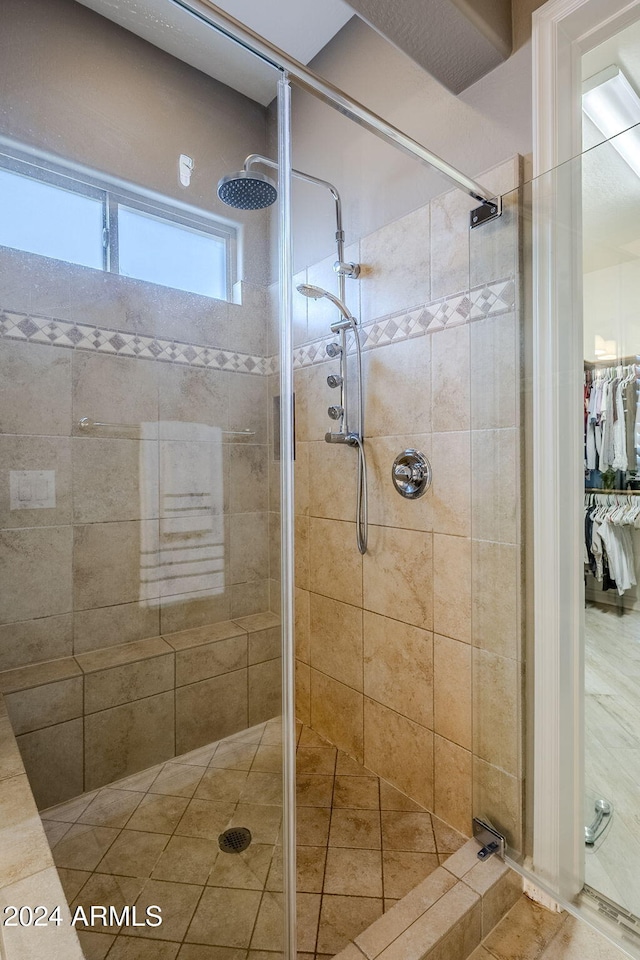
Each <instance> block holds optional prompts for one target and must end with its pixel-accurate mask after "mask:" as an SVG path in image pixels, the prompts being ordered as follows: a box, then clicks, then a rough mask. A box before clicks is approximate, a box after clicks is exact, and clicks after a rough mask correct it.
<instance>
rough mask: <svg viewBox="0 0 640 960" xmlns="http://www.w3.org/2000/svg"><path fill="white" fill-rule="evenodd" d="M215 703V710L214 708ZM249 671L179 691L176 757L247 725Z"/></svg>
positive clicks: (202, 681)
mask: <svg viewBox="0 0 640 960" xmlns="http://www.w3.org/2000/svg"><path fill="white" fill-rule="evenodd" d="M212 704H215V707H213V708H212ZM247 717H248V714H247V671H246V670H236V671H235V672H234V673H227V674H224V675H223V676H221V677H213V678H211V679H209V680H201V681H200V682H199V683H191V684H189V685H188V686H185V687H179V688H178V689H177V690H176V754H181V753H186V752H187V751H189V750H195V749H196V747H202V746H204V745H205V744H206V743H213V742H214V741H215V740H220V739H221V738H222V737H227V736H229V735H230V734H232V733H237V732H238V731H239V730H244V729H245V728H246V726H247Z"/></svg>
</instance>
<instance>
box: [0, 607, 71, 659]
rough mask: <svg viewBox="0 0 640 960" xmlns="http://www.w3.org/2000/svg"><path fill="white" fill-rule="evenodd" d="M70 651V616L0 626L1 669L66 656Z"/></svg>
mask: <svg viewBox="0 0 640 960" xmlns="http://www.w3.org/2000/svg"><path fill="white" fill-rule="evenodd" d="M72 652H73V634H72V616H71V614H63V615H62V616H59V617H42V618H41V619H39V620H23V621H22V622H21V623H9V624H3V625H0V670H11V669H12V668H13V667H21V666H23V665H24V664H26V663H37V662H38V661H39V660H55V659H56V658H57V657H69V656H71V654H72Z"/></svg>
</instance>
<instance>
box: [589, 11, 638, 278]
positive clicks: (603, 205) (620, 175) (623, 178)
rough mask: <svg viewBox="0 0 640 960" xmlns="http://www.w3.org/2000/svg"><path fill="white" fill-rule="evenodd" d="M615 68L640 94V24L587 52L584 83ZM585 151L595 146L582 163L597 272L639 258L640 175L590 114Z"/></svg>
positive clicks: (591, 267)
mask: <svg viewBox="0 0 640 960" xmlns="http://www.w3.org/2000/svg"><path fill="white" fill-rule="evenodd" d="M612 64H614V65H616V66H618V67H620V68H621V69H622V71H623V73H624V74H625V75H626V77H627V79H628V80H629V82H630V83H631V86H632V87H634V89H635V91H636V93H639V94H640V23H635V24H632V25H631V26H629V27H627V29H625V30H623V31H622V32H621V33H619V34H617V35H616V36H615V37H612V38H611V39H610V40H607V41H605V42H604V43H602V44H600V45H599V46H597V47H595V48H594V49H593V50H590V51H589V52H588V53H587V54H585V55H584V56H583V58H582V78H583V80H586V79H588V78H589V77H592V76H593V75H594V74H596V73H599V72H600V71H601V70H604V69H605V68H606V67H609V66H611V65H612ZM634 135H635V134H627V135H626V136H634ZM638 136H639V137H640V133H639V134H638ZM583 147H584V149H587V150H588V149H589V148H592V149H590V151H589V152H588V153H587V154H585V156H584V158H583V161H582V184H583V233H584V237H585V244H584V269H585V272H591V271H593V270H600V269H603V268H605V267H609V266H613V265H615V264H618V263H624V262H627V261H630V260H634V259H637V258H638V256H639V254H640V222H639V220H638V215H637V211H638V209H639V205H640V177H638V176H637V175H636V174H635V173H634V172H633V170H632V169H631V167H630V166H629V165H628V164H627V163H626V162H625V161H624V160H623V159H622V157H621V156H620V154H619V153H618V152H617V150H615V148H614V147H613V146H612V144H611V143H602V134H601V133H600V131H599V130H598V129H597V128H596V127H595V126H594V125H593V124H592V123H591V121H589V120H588V119H587V117H585V116H584V114H583Z"/></svg>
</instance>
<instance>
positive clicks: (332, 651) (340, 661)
mask: <svg viewBox="0 0 640 960" xmlns="http://www.w3.org/2000/svg"><path fill="white" fill-rule="evenodd" d="M310 655H311V659H310V663H311V666H312V667H314V668H315V669H316V670H320V671H321V672H322V673H326V674H328V675H329V676H330V677H333V678H334V680H340V681H341V682H342V683H346V684H347V686H349V687H353V688H354V689H355V690H359V691H361V692H362V609H361V608H360V607H353V606H351V605H350V604H347V603H341V602H340V601H339V600H331V599H330V598H329V597H323V596H320V595H319V594H317V593H312V594H310Z"/></svg>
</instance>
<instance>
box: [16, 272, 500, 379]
mask: <svg viewBox="0 0 640 960" xmlns="http://www.w3.org/2000/svg"><path fill="white" fill-rule="evenodd" d="M515 303H516V283H515V279H514V278H513V277H506V278H504V279H502V280H494V281H492V282H491V283H486V284H482V285H480V286H478V287H474V288H473V289H472V290H470V291H469V292H468V293H467V292H463V293H456V294H453V295H452V296H450V297H441V298H440V299H438V300H433V301H432V302H430V303H427V304H421V305H419V306H417V307H414V309H412V310H402V311H400V312H398V313H393V314H389V315H388V316H385V317H380V318H377V319H375V320H370V321H368V322H367V323H366V324H363V325H362V326H361V328H360V330H361V334H362V346H363V349H364V350H371V349H373V348H374V347H383V346H386V344H388V343H398V342H399V341H401V340H409V339H411V338H412V337H422V336H424V335H425V334H431V333H437V332H438V331H440V330H445V329H448V328H449V327H455V326H460V325H462V324H466V323H473V322H474V321H475V320H484V319H485V317H495V316H499V315H500V314H503V313H509V312H510V311H512V310H514V309H515ZM0 339H7V340H19V341H22V342H23V343H39V344H46V345H48V346H54V347H65V348H67V349H73V350H89V351H91V352H93V353H106V354H109V355H110V356H113V357H128V358H130V359H132V360H156V361H158V362H160V363H178V364H180V365H182V366H188V367H204V368H207V369H210V370H231V371H233V372H234V373H249V374H252V375H253V376H260V377H265V376H271V375H272V374H275V373H277V372H278V368H279V365H278V357H277V356H272V357H258V356H252V355H250V354H247V353H234V352H233V351H232V350H222V349H218V348H217V347H205V346H202V345H201V344H196V343H187V342H182V341H180V340H167V339H160V338H156V337H143V336H139V335H138V334H136V333H122V332H120V331H118V330H109V329H107V328H102V327H95V326H92V325H91V324H84V323H74V322H72V321H68V320H59V319H56V318H54V317H41V316H37V315H31V314H27V313H19V312H16V311H13V310H0ZM331 339H332V335H331V334H328V335H327V336H326V337H322V338H321V339H319V340H312V341H310V342H308V343H305V344H303V345H302V346H300V347H296V348H295V349H294V351H293V366H294V369H299V368H300V367H308V366H310V365H311V364H314V363H322V362H324V360H326V356H325V349H324V348H325V345H326V344H327V343H329V341H330V340H331ZM351 350H353V346H352V347H351Z"/></svg>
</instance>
